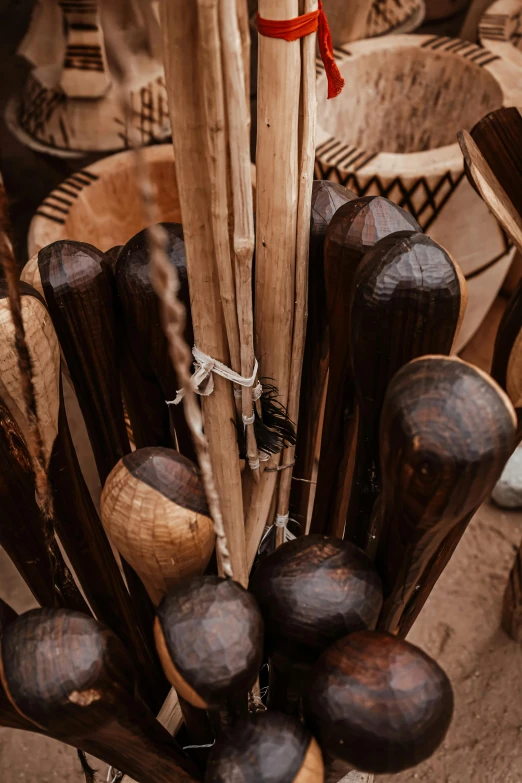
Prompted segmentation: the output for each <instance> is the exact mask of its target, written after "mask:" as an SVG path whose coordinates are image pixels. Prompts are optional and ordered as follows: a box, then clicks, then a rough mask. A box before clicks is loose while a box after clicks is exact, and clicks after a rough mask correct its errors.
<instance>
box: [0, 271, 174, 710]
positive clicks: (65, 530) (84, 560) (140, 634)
mask: <svg viewBox="0 0 522 783" xmlns="http://www.w3.org/2000/svg"><path fill="white" fill-rule="evenodd" d="M20 291H21V294H22V313H23V317H24V323H25V330H26V340H27V342H28V345H29V350H30V353H31V358H32V361H33V375H34V383H35V387H36V397H37V405H38V408H37V415H38V418H39V422H40V428H41V431H42V433H43V439H44V453H45V456H46V459H47V469H48V471H49V479H50V482H51V486H52V488H53V496H54V502H55V511H56V519H55V520H54V522H55V526H56V529H57V532H58V534H59V536H60V540H61V542H62V544H63V546H64V548H65V551H66V552H67V555H68V557H69V559H70V561H71V564H72V566H73V568H74V570H75V572H76V574H77V576H78V579H79V581H80V583H81V585H82V587H83V589H84V591H85V595H86V597H87V600H88V601H89V603H90V605H91V607H92V609H93V611H94V612H95V614H96V615H97V617H99V618H100V619H103V621H104V622H106V623H107V624H108V625H109V626H110V627H111V628H112V629H113V630H114V631H115V632H116V633H117V634H118V635H119V636H120V637H121V638H122V639H123V640H125V641H127V642H128V644H129V646H130V649H131V650H132V654H133V655H134V656H136V661H137V662H138V663H139V666H140V671H142V672H143V675H144V677H145V678H146V679H147V681H149V680H150V682H149V684H148V688H147V690H148V694H149V696H150V698H151V699H152V700H154V704H156V703H158V707H159V704H160V703H161V698H162V696H164V695H165V688H164V680H163V678H162V676H161V672H160V671H159V667H158V664H157V660H156V658H155V655H154V649H153V647H152V645H149V643H148V637H150V635H151V631H150V630H149V629H151V625H152V621H151V620H150V621H149V619H148V618H149V617H150V615H149V614H147V615H145V616H144V615H143V613H141V614H140V612H142V609H143V606H142V605H140V604H139V603H138V602H137V601H136V600H135V601H134V602H133V601H132V600H131V598H130V596H129V594H128V591H127V590H126V588H125V584H124V582H123V580H122V577H121V574H120V571H119V568H118V565H117V563H116V560H115V559H114V555H113V553H112V550H111V547H110V544H109V542H108V540H107V537H106V535H105V532H104V530H103V527H102V525H101V522H100V519H99V517H98V514H97V513H96V509H95V508H94V505H93V502H92V499H91V496H90V494H89V490H88V489H87V486H86V484H85V481H84V479H83V476H82V473H81V470H80V466H79V464H78V459H77V457H76V452H75V450H74V446H73V444H72V440H71V435H70V432H69V428H68V425H67V418H66V414H65V407H64V404H63V396H62V389H61V375H60V351H59V346H58V340H57V337H56V333H55V331H54V329H53V325H52V323H51V319H50V317H49V313H48V312H47V309H46V307H45V304H44V302H43V300H42V299H41V297H40V296H39V295H38V293H37V292H36V291H35V290H34V289H32V288H31V287H30V286H28V285H27V284H25V283H20ZM12 340H13V326H12V321H11V317H10V312H9V308H8V302H7V299H6V288H5V284H1V285H0V344H1V345H2V346H3V356H2V364H1V372H0V397H1V398H2V399H3V401H4V404H5V405H7V406H8V408H9V412H10V414H11V416H12V417H13V418H14V419H15V421H16V423H17V425H18V427H19V428H20V431H21V432H22V434H24V433H25V432H26V431H27V421H26V418H25V414H24V413H23V412H22V411H24V407H23V403H22V396H21V388H20V380H19V374H18V368H17V365H16V362H15V355H14V352H13V349H12ZM131 573H134V572H131ZM134 579H135V580H137V577H136V575H135V574H134ZM139 584H140V586H141V590H143V593H144V596H145V599H146V601H147V604H149V603H150V601H149V598H148V595H147V593H146V592H145V588H144V587H143V586H142V585H141V582H139ZM145 609H147V605H145ZM147 611H148V610H147Z"/></svg>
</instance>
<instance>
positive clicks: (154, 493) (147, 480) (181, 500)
mask: <svg viewBox="0 0 522 783" xmlns="http://www.w3.org/2000/svg"><path fill="white" fill-rule="evenodd" d="M101 515H102V521H103V525H104V527H105V530H106V532H107V535H108V536H109V538H110V540H111V541H113V543H114V545H115V546H116V548H117V549H118V551H119V552H120V553H121V555H122V557H124V558H125V560H126V561H127V562H128V563H130V565H131V566H132V567H133V568H134V569H135V570H136V572H137V573H138V574H139V576H140V577H141V579H142V580H143V582H144V584H145V586H146V587H147V590H148V592H149V595H150V597H151V599H152V601H153V602H154V603H155V604H158V603H159V602H160V601H161V599H162V598H163V596H164V595H165V593H166V592H167V590H168V589H169V588H170V587H172V585H174V584H176V583H177V582H179V581H181V580H183V579H186V578H187V577H190V576H194V575H196V574H202V573H203V571H204V570H205V568H206V566H207V564H208V561H209V560H210V557H211V555H212V552H213V550H214V541H215V534H214V529H213V524H212V520H211V518H210V512H209V510H208V506H207V501H206V498H205V493H204V489H203V482H202V481H201V478H200V475H199V471H198V470H197V468H196V466H195V465H194V464H193V463H191V462H190V461H189V460H188V459H186V458H185V457H183V456H182V455H181V454H179V452H177V451H174V450H173V449H164V448H159V447H157V448H146V449H138V450H137V451H134V452H132V454H128V455H127V456H126V457H124V458H123V459H122V460H121V461H120V462H118V464H117V465H116V466H115V468H114V469H113V470H112V472H111V473H110V475H109V478H108V479H107V481H106V483H105V486H104V488H103V493H102V498H101Z"/></svg>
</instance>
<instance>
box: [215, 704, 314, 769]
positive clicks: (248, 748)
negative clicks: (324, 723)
mask: <svg viewBox="0 0 522 783" xmlns="http://www.w3.org/2000/svg"><path fill="white" fill-rule="evenodd" d="M232 780H242V781H245V782H246V781H248V782H249V783H250V781H251V782H252V783H253V782H254V781H261V780H262V781H263V783H290V782H291V783H322V782H323V781H324V763H323V758H322V755H321V750H320V748H319V745H318V744H317V742H316V740H315V739H314V738H313V737H312V735H311V734H310V732H309V731H308V729H306V728H305V727H304V726H303V724H302V723H301V722H300V721H297V720H295V719H294V718H291V717H289V716H288V715H283V714H281V713H279V712H260V713H257V714H256V715H252V716H251V717H249V718H248V720H242V721H239V722H238V723H236V724H235V725H234V726H233V728H232V729H229V730H227V731H226V732H224V733H223V735H222V736H221V737H220V738H219V739H218V741H217V742H216V744H215V746H214V748H213V749H212V753H211V754H210V758H209V762H208V765H207V770H206V774H205V783H230V781H232Z"/></svg>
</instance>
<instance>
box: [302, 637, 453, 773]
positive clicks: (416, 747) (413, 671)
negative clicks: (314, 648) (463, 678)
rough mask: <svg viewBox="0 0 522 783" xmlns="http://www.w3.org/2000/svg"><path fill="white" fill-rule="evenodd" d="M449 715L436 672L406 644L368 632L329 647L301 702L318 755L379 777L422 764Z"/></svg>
mask: <svg viewBox="0 0 522 783" xmlns="http://www.w3.org/2000/svg"><path fill="white" fill-rule="evenodd" d="M452 714H453V691H452V688H451V684H450V682H449V680H448V678H447V676H446V674H445V673H444V672H443V671H442V669H441V668H440V666H438V664H437V663H436V662H435V661H434V660H432V659H431V658H429V657H428V656H427V655H426V653H424V652H423V651H422V650H420V649H419V648H418V647H414V646H413V644H409V643H408V642H405V641H402V640H401V639H396V638H394V637H393V636H391V635H389V634H383V633H377V632H376V631H359V632H358V633H352V634H350V635H349V636H345V637H344V638H343V639H340V640H339V641H338V642H335V644H333V645H332V646H331V647H329V648H328V650H326V652H324V653H323V655H322V656H321V658H320V659H319V661H318V662H317V664H316V666H315V667H314V670H313V672H312V676H311V679H310V686H309V689H308V693H307V695H306V698H305V718H306V723H307V724H308V726H309V727H310V728H311V729H312V731H313V733H314V735H315V736H316V737H317V739H318V740H319V744H320V745H321V748H322V750H323V752H326V753H328V754H330V755H332V756H334V757H336V758H339V759H342V760H344V761H347V762H348V763H350V764H352V765H353V766H354V767H356V768H357V769H359V770H362V771H365V772H374V773H379V774H393V773H397V772H400V771H401V770H404V769H408V767H413V766H415V765H416V764H420V762H421V761H424V760H425V759H427V758H429V757H430V756H431V755H432V754H433V753H434V752H435V750H436V749H437V748H438V747H439V745H440V744H441V742H442V740H443V739H444V737H445V735H446V732H447V730H448V727H449V725H450V723H451V718H452Z"/></svg>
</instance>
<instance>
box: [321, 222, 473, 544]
mask: <svg viewBox="0 0 522 783" xmlns="http://www.w3.org/2000/svg"><path fill="white" fill-rule="evenodd" d="M461 281H463V277H461V276H460V275H459V272H458V269H457V266H456V264H455V263H454V261H453V260H452V259H451V258H450V257H449V255H448V254H447V253H446V252H445V251H444V250H443V249H442V248H441V247H440V246H439V245H437V243H436V242H433V240H431V239H430V238H429V237H426V236H425V235H424V234H413V235H410V236H402V237H401V236H400V235H398V234H396V235H391V236H389V237H384V238H383V239H381V240H380V242H378V243H377V244H376V245H375V246H374V247H373V248H372V249H371V250H370V251H369V252H368V253H366V255H365V256H364V258H363V260H362V262H361V263H360V265H359V267H358V268H357V272H356V274H355V278H354V283H353V295H352V299H351V309H350V335H349V340H350V342H351V351H350V353H351V357H352V367H353V373H354V380H355V391H356V400H357V406H358V411H359V417H358V421H359V423H358V429H357V444H356V451H355V462H354V472H353V479H352V485H351V493H350V501H349V505H348V514H347V521H346V529H345V533H344V534H345V537H346V538H347V539H348V540H350V541H352V542H353V543H355V544H357V546H360V547H361V548H362V549H365V551H367V552H369V553H370V554H371V555H372V556H374V555H375V552H376V550H377V546H378V543H379V534H380V531H379V528H378V527H377V526H375V525H370V517H371V513H372V508H373V504H374V502H375V500H376V498H377V497H378V494H379V491H380V464H379V421H380V414H381V408H382V404H383V402H384V395H385V394H386V389H387V387H388V384H389V383H390V381H391V380H392V378H393V377H394V375H395V373H396V372H397V371H398V370H399V369H400V368H401V367H403V366H404V365H405V364H407V363H408V362H409V361H411V360H412V359H415V358H417V357H418V356H424V355H426V354H431V353H435V354H449V353H450V351H451V348H452V346H453V343H454V340H455V334H456V331H457V327H458V325H459V323H460V321H461V314H462V309H463V308H462V303H463V301H464V302H465V301H466V292H465V290H464V291H463V290H462V288H461V286H462V282H461ZM463 285H464V286H465V282H464V283H463ZM343 523H344V520H340V519H336V520H335V521H334V522H333V524H334V525H335V529H336V530H339V531H341V530H342V525H343ZM331 524H332V521H331Z"/></svg>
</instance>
